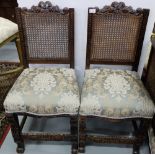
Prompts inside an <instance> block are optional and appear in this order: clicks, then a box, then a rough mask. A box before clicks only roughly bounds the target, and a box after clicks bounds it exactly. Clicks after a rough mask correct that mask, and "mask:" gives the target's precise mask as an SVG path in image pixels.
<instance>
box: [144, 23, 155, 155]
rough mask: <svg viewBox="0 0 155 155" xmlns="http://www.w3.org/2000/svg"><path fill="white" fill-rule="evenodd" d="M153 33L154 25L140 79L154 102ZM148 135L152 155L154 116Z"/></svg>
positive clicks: (154, 141)
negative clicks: (147, 56)
mask: <svg viewBox="0 0 155 155" xmlns="http://www.w3.org/2000/svg"><path fill="white" fill-rule="evenodd" d="M154 33H155V25H154V29H153V34H152V36H151V42H152V46H151V51H150V58H149V61H148V63H147V64H146V65H145V68H144V71H143V75H142V79H143V81H144V84H145V87H146V88H147V90H148V91H149V93H150V95H151V97H152V100H153V101H154V102H155V69H154V65H155V37H154ZM148 135H149V146H150V151H151V153H152V154H154V153H155V138H154V137H155V116H154V117H153V120H152V125H151V126H150V128H149V132H148Z"/></svg>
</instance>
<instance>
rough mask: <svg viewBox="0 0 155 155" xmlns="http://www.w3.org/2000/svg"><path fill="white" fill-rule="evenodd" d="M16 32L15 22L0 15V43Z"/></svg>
mask: <svg viewBox="0 0 155 155" xmlns="http://www.w3.org/2000/svg"><path fill="white" fill-rule="evenodd" d="M17 32H18V26H17V24H15V23H13V22H12V21H10V20H8V19H5V18H2V17H0V43H2V42H3V41H5V40H6V39H8V38H9V37H11V36H12V35H14V34H15V33H17Z"/></svg>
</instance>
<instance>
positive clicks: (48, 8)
mask: <svg viewBox="0 0 155 155" xmlns="http://www.w3.org/2000/svg"><path fill="white" fill-rule="evenodd" d="M22 11H26V12H30V13H31V12H33V13H49V12H54V13H60V14H66V13H68V11H69V8H67V7H65V8H63V9H60V8H59V6H58V5H55V6H54V5H53V4H52V3H51V2H50V1H46V2H43V1H40V2H39V3H38V5H37V6H34V5H33V6H32V7H31V8H30V9H28V8H26V7H23V8H22Z"/></svg>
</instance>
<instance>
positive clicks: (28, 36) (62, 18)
mask: <svg viewBox="0 0 155 155" xmlns="http://www.w3.org/2000/svg"><path fill="white" fill-rule="evenodd" d="M16 14H17V21H18V24H19V31H20V38H21V43H22V45H23V51H24V59H26V60H25V64H26V65H27V64H29V63H46V62H47V63H61V64H70V66H71V67H73V66H74V10H73V9H69V10H68V11H67V13H58V12H45V13H42V12H39V13H36V12H30V11H24V10H21V9H17V12H16Z"/></svg>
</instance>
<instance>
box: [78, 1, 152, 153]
mask: <svg viewBox="0 0 155 155" xmlns="http://www.w3.org/2000/svg"><path fill="white" fill-rule="evenodd" d="M124 7H125V8H124ZM92 9H93V10H92ZM94 10H95V11H94ZM106 13H116V14H123V13H125V14H132V15H135V16H136V14H137V13H140V14H143V21H142V26H141V30H140V35H139V39H138V40H137V42H138V45H137V51H136V56H135V61H134V63H129V62H114V61H105V60H100V61H97V62H96V61H93V60H91V59H90V51H91V40H92V34H93V30H92V19H93V15H94V14H95V15H100V16H102V15H104V14H106ZM148 15H149V10H148V9H142V10H137V11H134V10H133V9H132V8H131V7H126V6H125V4H124V3H123V2H120V3H117V2H114V3H112V5H111V6H105V7H104V8H103V9H99V8H96V7H95V8H89V9H88V33H87V55H86V68H87V69H89V68H90V64H111V65H131V66H132V70H133V71H137V70H138V65H139V59H140V55H141V49H142V44H143V39H144V34H145V29H146V24H147V20H148ZM94 118H98V119H100V121H102V120H108V121H110V122H115V123H116V122H117V121H118V122H120V121H132V124H133V129H134V133H133V135H134V136H132V137H129V136H122V135H115V136H112V135H104V136H97V135H93V134H91V135H90V134H88V133H87V131H88V129H87V127H86V121H87V120H88V119H94ZM137 121H140V124H139V125H138V124H137ZM149 124H150V119H143V118H132V119H131V118H127V119H122V120H120V119H109V118H103V117H98V116H90V115H89V116H83V115H80V116H79V152H81V153H84V152H85V145H86V143H90V142H91V143H98V144H99V143H113V144H115V143H117V144H132V145H133V153H139V148H140V146H141V145H142V143H143V141H144V138H145V136H146V135H147V129H148V127H149ZM94 132H95V131H93V133H94Z"/></svg>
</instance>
